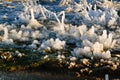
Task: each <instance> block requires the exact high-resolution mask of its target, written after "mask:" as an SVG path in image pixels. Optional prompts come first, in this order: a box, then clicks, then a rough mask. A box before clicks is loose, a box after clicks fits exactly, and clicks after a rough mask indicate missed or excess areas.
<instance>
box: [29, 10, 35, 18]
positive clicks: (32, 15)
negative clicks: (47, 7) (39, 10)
mask: <svg viewBox="0 0 120 80" xmlns="http://www.w3.org/2000/svg"><path fill="white" fill-rule="evenodd" d="M30 12H31V19H32V20H34V19H35V17H34V13H33V9H30Z"/></svg>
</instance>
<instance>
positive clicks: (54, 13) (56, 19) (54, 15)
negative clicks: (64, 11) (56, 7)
mask: <svg viewBox="0 0 120 80" xmlns="http://www.w3.org/2000/svg"><path fill="white" fill-rule="evenodd" d="M53 14H54V16H55V18H56V20H57V22H58V23H60V20H59V19H58V17H57V15H56V13H53Z"/></svg>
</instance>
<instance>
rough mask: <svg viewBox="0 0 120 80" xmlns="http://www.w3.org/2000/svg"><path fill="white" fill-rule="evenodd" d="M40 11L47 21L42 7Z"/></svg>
mask: <svg viewBox="0 0 120 80" xmlns="http://www.w3.org/2000/svg"><path fill="white" fill-rule="evenodd" d="M40 10H41V13H42V15H43V17H44V19H47V17H46V15H45V12H44V11H43V8H42V6H40Z"/></svg>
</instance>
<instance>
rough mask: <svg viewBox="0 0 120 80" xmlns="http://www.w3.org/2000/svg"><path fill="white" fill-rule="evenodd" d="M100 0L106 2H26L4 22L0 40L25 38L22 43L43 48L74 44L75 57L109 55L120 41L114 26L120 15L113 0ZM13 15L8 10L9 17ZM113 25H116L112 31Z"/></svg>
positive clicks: (66, 0)
mask: <svg viewBox="0 0 120 80" xmlns="http://www.w3.org/2000/svg"><path fill="white" fill-rule="evenodd" d="M72 2H73V3H72ZM98 2H99V3H100V5H101V4H102V6H99V5H98V4H96V3H97V1H95V2H94V1H93V2H87V0H81V1H79V2H76V0H61V1H60V4H59V5H53V6H52V7H51V6H48V5H42V4H37V3H35V2H33V3H32V2H22V8H21V11H18V12H15V14H16V15H15V18H14V21H12V22H11V24H7V23H4V24H1V25H0V39H1V40H0V41H1V42H0V43H2V44H5V43H7V44H11V43H12V44H15V45H16V46H20V45H19V44H18V43H19V42H21V43H23V44H22V46H25V47H27V48H30V49H31V48H32V49H34V50H38V51H40V52H44V51H46V50H49V51H52V50H55V51H56V52H57V51H61V50H63V49H64V50H68V49H67V48H68V46H69V47H71V44H72V45H74V47H71V48H72V49H71V50H73V51H69V52H71V55H70V56H72V57H71V61H74V60H76V58H80V57H89V58H91V57H93V58H107V59H108V58H110V57H111V49H113V48H115V46H116V45H117V44H116V43H117V39H115V37H114V35H117V34H118V33H117V34H116V33H115V31H114V30H116V29H117V28H118V27H119V24H118V23H119V18H120V17H119V15H118V12H117V10H116V8H114V7H112V8H111V7H109V6H111V5H113V3H112V2H110V1H105V2H103V3H102V2H100V1H98ZM106 3H109V4H106ZM98 7H99V8H98ZM8 11H9V10H8ZM0 17H1V16H0ZM2 17H3V18H6V17H4V16H2ZM9 17H10V15H9V14H8V15H7V19H9ZM3 18H1V19H3ZM12 18H13V16H12ZM1 19H0V20H1ZM1 21H2V20H1ZM41 22H42V23H43V24H41ZM113 26H115V29H114V30H113V31H111V29H112V27H113ZM41 27H42V28H41ZM106 29H108V30H106ZM69 41H70V43H69ZM118 42H119V41H118ZM46 53H47V52H46ZM58 58H61V55H58Z"/></svg>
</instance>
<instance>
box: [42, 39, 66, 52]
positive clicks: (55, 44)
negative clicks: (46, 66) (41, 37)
mask: <svg viewBox="0 0 120 80" xmlns="http://www.w3.org/2000/svg"><path fill="white" fill-rule="evenodd" d="M64 47H65V41H61V40H59V39H58V38H57V39H55V40H54V39H53V38H51V39H49V40H47V41H45V42H43V43H42V44H41V46H40V48H41V49H44V50H51V49H56V50H62V49H64Z"/></svg>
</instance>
